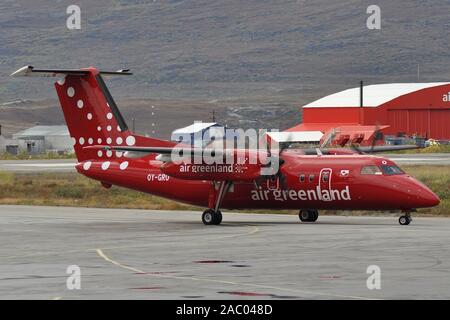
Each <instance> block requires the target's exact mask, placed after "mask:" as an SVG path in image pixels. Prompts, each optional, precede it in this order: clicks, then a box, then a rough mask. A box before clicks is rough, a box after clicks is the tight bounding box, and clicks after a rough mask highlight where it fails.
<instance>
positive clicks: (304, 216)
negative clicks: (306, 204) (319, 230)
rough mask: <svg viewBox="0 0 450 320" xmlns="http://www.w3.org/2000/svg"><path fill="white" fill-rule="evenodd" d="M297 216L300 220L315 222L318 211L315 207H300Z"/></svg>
mask: <svg viewBox="0 0 450 320" xmlns="http://www.w3.org/2000/svg"><path fill="white" fill-rule="evenodd" d="M298 217H299V218H300V221H301V222H315V221H316V220H317V218H318V217H319V211H317V210H315V209H314V210H311V209H302V210H300V212H299V214H298Z"/></svg>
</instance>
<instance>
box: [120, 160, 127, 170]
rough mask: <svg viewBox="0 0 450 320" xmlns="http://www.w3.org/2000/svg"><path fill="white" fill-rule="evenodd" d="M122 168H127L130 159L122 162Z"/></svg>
mask: <svg viewBox="0 0 450 320" xmlns="http://www.w3.org/2000/svg"><path fill="white" fill-rule="evenodd" d="M119 167H120V170H125V169H126V168H127V167H128V161H124V162H122V163H121V164H120V166H119Z"/></svg>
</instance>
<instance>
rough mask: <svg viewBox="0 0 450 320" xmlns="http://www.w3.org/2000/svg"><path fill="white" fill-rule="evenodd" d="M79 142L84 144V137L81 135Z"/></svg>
mask: <svg viewBox="0 0 450 320" xmlns="http://www.w3.org/2000/svg"><path fill="white" fill-rule="evenodd" d="M78 142H79V143H80V144H81V145H83V144H84V138H83V137H81V138H80V139H78Z"/></svg>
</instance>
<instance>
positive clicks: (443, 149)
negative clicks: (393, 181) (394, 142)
mask: <svg viewBox="0 0 450 320" xmlns="http://www.w3.org/2000/svg"><path fill="white" fill-rule="evenodd" d="M386 153H392V154H396V153H398V154H417V153H450V145H448V144H440V145H436V146H429V147H426V148H422V149H410V150H399V151H388V152H386Z"/></svg>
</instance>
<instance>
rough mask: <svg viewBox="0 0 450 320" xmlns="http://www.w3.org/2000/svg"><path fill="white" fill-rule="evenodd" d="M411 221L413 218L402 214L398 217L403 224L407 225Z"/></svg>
mask: <svg viewBox="0 0 450 320" xmlns="http://www.w3.org/2000/svg"><path fill="white" fill-rule="evenodd" d="M410 222H411V218H410V217H408V216H401V217H400V218H398V223H400V224H401V225H402V226H407V225H408V224H410Z"/></svg>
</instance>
